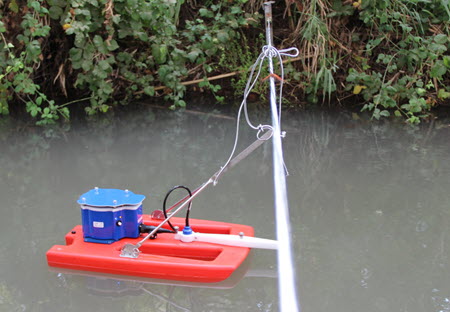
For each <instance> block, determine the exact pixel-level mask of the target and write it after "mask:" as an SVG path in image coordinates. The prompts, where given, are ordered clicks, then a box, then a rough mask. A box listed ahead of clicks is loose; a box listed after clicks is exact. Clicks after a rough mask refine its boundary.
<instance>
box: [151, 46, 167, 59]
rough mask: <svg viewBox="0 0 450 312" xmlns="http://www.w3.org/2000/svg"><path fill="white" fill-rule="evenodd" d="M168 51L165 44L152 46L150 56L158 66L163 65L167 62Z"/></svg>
mask: <svg viewBox="0 0 450 312" xmlns="http://www.w3.org/2000/svg"><path fill="white" fill-rule="evenodd" d="M167 54H168V49H167V46H166V45H165V44H161V45H158V44H152V55H153V58H154V59H155V62H156V63H158V64H164V63H166V61H167Z"/></svg>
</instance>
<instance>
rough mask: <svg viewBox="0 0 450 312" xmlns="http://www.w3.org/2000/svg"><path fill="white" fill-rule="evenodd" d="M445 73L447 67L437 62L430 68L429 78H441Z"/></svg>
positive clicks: (441, 62)
mask: <svg viewBox="0 0 450 312" xmlns="http://www.w3.org/2000/svg"><path fill="white" fill-rule="evenodd" d="M446 72H447V67H445V65H444V62H443V61H437V62H436V63H435V64H434V66H433V67H432V68H431V71H430V77H431V78H442V76H444V75H445V73H446Z"/></svg>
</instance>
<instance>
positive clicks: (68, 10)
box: [0, 0, 258, 124]
mask: <svg viewBox="0 0 450 312" xmlns="http://www.w3.org/2000/svg"><path fill="white" fill-rule="evenodd" d="M245 2H246V0H240V1H234V2H229V1H217V3H214V2H212V1H209V2H208V3H205V4H204V5H201V6H196V5H194V4H193V3H185V2H184V0H178V1H175V0H153V1H144V0H114V1H113V0H71V1H65V0H49V1H42V0H28V1H27V2H26V3H23V4H22V3H19V0H11V1H10V2H9V4H8V8H9V11H8V19H9V20H12V21H14V23H11V26H8V27H6V24H5V23H4V22H1V24H0V34H1V36H2V37H1V38H2V42H1V43H0V51H2V52H0V73H1V74H0V113H2V114H7V113H8V112H9V110H10V104H11V103H12V102H14V101H17V100H19V101H20V102H24V103H25V104H26V110H27V112H28V113H30V115H31V116H33V117H38V118H39V121H38V123H39V124H48V123H52V122H54V121H55V120H57V119H58V118H59V117H60V116H63V117H65V118H68V117H69V109H68V104H72V103H73V102H69V103H66V104H63V105H56V104H55V102H54V100H50V99H49V98H48V94H49V93H50V92H49V90H51V89H54V88H53V84H55V83H56V82H59V93H55V92H52V93H53V94H56V95H58V94H59V95H67V94H68V90H69V91H71V92H72V96H73V94H75V93H76V94H77V99H78V100H80V98H83V97H84V99H85V100H89V105H87V107H86V112H87V113H88V114H94V113H96V112H99V111H100V112H106V111H108V109H110V107H111V105H113V104H114V103H119V102H120V103H127V102H128V101H129V100H130V99H131V98H136V97H139V96H141V95H142V94H146V95H149V96H155V95H159V94H156V90H155V86H164V87H160V88H158V90H161V89H163V91H162V94H163V95H164V96H165V99H167V100H171V101H172V103H173V105H172V107H177V106H179V107H183V106H185V105H186V104H185V102H184V100H183V97H184V95H185V91H186V87H185V86H184V85H183V84H182V83H181V82H182V80H183V79H186V78H187V77H188V76H189V77H198V76H200V77H202V76H203V77H205V76H206V75H207V74H208V73H210V72H211V71H212V70H213V68H214V67H213V66H212V64H214V63H215V62H218V61H219V60H220V58H221V56H220V55H219V54H220V53H223V51H224V50H225V49H226V46H227V44H229V43H230V42H232V41H233V40H237V39H239V38H240V35H241V34H240V32H239V29H240V28H243V27H249V25H250V23H251V22H256V21H257V19H258V15H257V14H248V13H245V12H244V11H243V9H242V7H243V4H244V3H245ZM22 5H23V6H22ZM181 15H183V16H184V18H183V19H181V18H180V16H181ZM1 17H2V21H3V20H4V19H3V16H1ZM15 34H19V35H18V36H17V37H16V38H14V35H15ZM52 42H56V43H59V47H55V46H52V44H51V43H52ZM61 47H62V48H61ZM58 49H60V50H58ZM46 65H48V66H46ZM44 67H45V69H44ZM49 67H52V69H53V71H51V70H49ZM204 87H207V88H211V89H212V90H213V91H216V92H217V91H218V89H219V88H220V87H219V86H215V85H212V84H210V83H205V84H204ZM44 88H45V89H46V90H47V91H48V92H44V91H43V89H44ZM80 94H81V96H80ZM112 99H114V101H113V100H112Z"/></svg>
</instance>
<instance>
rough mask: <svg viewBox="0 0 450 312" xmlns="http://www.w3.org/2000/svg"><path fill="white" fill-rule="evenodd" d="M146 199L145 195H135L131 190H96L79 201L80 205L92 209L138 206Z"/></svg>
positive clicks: (82, 196) (81, 197) (84, 195)
mask: <svg viewBox="0 0 450 312" xmlns="http://www.w3.org/2000/svg"><path fill="white" fill-rule="evenodd" d="M144 199H145V196H144V195H138V194H134V193H133V192H131V191H129V190H117V189H102V188H98V187H96V188H94V189H92V190H90V191H89V192H87V193H84V194H83V195H81V196H80V198H79V199H78V201H77V202H78V204H80V205H87V206H92V207H119V206H125V205H137V204H140V203H142V201H143V200H144Z"/></svg>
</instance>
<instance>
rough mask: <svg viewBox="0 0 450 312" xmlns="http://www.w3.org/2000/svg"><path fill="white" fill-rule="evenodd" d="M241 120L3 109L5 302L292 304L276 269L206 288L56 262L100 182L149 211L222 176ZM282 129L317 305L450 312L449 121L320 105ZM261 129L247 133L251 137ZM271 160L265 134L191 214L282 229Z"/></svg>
mask: <svg viewBox="0 0 450 312" xmlns="http://www.w3.org/2000/svg"><path fill="white" fill-rule="evenodd" d="M230 116H233V115H232V114H230V115H229V114H222V115H221V114H219V113H214V114H211V113H208V114H203V113H191V112H184V113H183V112H176V113H173V112H166V111H163V110H159V109H152V108H141V109H140V110H139V111H136V110H130V111H129V112H126V113H124V114H123V115H120V116H118V117H115V118H107V117H106V118H101V117H100V118H95V119H92V120H87V121H76V122H74V123H73V124H72V125H71V126H70V127H67V126H66V127H67V128H50V129H40V128H34V127H31V128H30V127H19V128H18V126H17V124H16V123H14V122H11V121H8V120H7V119H1V120H0V143H1V154H0V175H1V177H2V179H0V197H1V198H2V199H3V203H2V204H3V209H2V213H3V215H2V218H0V233H1V236H0V237H1V238H0V241H1V244H0V251H1V252H0V273H1V276H2V279H1V281H0V311H62V310H65V311H79V310H85V311H94V310H97V311H277V310H278V308H277V306H278V302H277V281H276V278H273V277H269V278H268V277H245V278H242V280H240V281H238V282H236V284H235V285H233V286H232V287H228V288H227V287H222V288H201V287H184V286H181V285H173V284H164V283H162V284H160V283H152V284H148V283H140V282H138V281H127V282H126V283H125V282H123V281H121V282H120V283H117V281H118V280H116V279H109V278H105V277H101V278H100V279H95V278H94V279H92V277H86V276H77V275H76V274H70V273H67V272H63V273H60V272H54V271H51V270H49V269H48V268H47V264H46V259H45V252H46V251H47V249H48V248H50V247H51V246H52V245H54V244H61V243H62V242H63V238H64V235H65V233H66V232H67V231H68V230H70V229H71V228H72V227H73V226H74V225H75V224H78V223H79V222H80V211H79V208H78V207H77V205H76V202H75V201H76V199H77V198H78V196H79V195H80V194H82V193H84V192H85V191H87V190H88V189H90V188H92V187H94V186H99V187H112V188H122V189H125V188H127V189H130V190H133V191H134V192H136V193H141V194H145V195H146V196H147V199H146V200H145V201H144V211H145V212H146V213H149V212H151V211H152V210H154V209H160V208H161V204H162V200H163V198H164V195H165V193H166V192H167V191H168V190H169V189H170V187H171V186H173V185H177V184H185V185H187V186H189V187H192V188H195V187H197V186H198V185H200V184H201V183H203V182H204V181H205V180H206V179H208V178H209V177H210V176H211V175H212V174H213V173H214V172H216V171H217V169H218V168H219V167H220V166H221V165H222V164H223V163H224V161H225V160H226V159H227V157H228V155H229V152H230V150H231V146H232V143H233V140H234V129H235V123H234V120H233V118H230ZM258 117H259V118H262V119H265V120H267V119H268V115H267V116H266V115H265V114H259V116H258ZM18 130H19V131H18ZM283 130H286V131H287V133H288V135H287V137H286V139H285V140H284V148H285V158H286V159H285V160H286V164H287V167H288V169H289V172H290V176H289V177H288V181H287V182H288V191H289V199H290V210H291V220H292V225H291V226H292V234H293V243H294V251H295V262H296V266H297V284H298V290H299V298H300V303H301V305H302V310H303V311H342V312H344V311H357V310H364V311H436V312H438V311H439V312H440V311H450V282H449V281H448V278H447V276H448V275H449V273H450V272H449V271H450V270H449V265H448V260H449V256H448V254H449V247H450V246H449V244H450V242H449V229H448V224H450V222H449V221H450V210H449V208H448V202H449V197H450V192H448V190H449V189H450V179H449V177H450V162H449V161H448V159H449V156H450V144H448V142H449V124H448V121H446V120H442V121H439V120H437V121H435V122H432V123H429V124H424V125H422V126H420V127H416V128H411V127H409V126H406V125H403V124H400V123H395V122H390V121H385V122H368V121H366V120H364V119H362V118H360V117H359V116H357V115H355V114H352V113H347V112H340V113H335V112H324V111H310V112H299V113H287V114H284V116H283ZM254 139H255V138H254V133H251V132H250V131H248V130H247V129H246V128H243V131H242V133H241V140H240V142H241V145H240V146H241V147H245V146H246V145H248V144H249V143H251V142H253V140H254ZM271 160H272V157H271V146H270V144H265V145H263V147H262V148H260V149H259V150H258V151H257V152H255V153H254V154H253V155H251V156H250V157H249V158H248V159H246V160H245V161H243V162H242V163H241V164H239V165H238V167H236V168H235V169H233V170H230V171H229V172H227V174H226V175H224V177H223V178H222V179H221V180H220V182H219V184H218V185H217V186H216V187H213V188H211V189H208V190H207V191H205V193H204V194H203V195H201V196H200V197H199V198H198V199H197V200H196V201H195V203H194V205H193V212H192V217H194V218H204V219H213V220H217V221H226V222H234V223H244V224H249V225H252V226H254V227H255V232H256V235H257V236H259V237H266V238H274V220H273V215H274V214H273V198H272V177H271V174H272V172H271V170H272V169H271ZM252 255H253V256H252V259H251V261H250V263H249V264H248V265H249V272H261V271H263V272H267V271H268V272H273V271H274V270H276V263H275V262H276V257H275V254H274V253H273V252H272V251H262V250H255V251H253V252H252ZM119 281H120V280H119Z"/></svg>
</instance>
